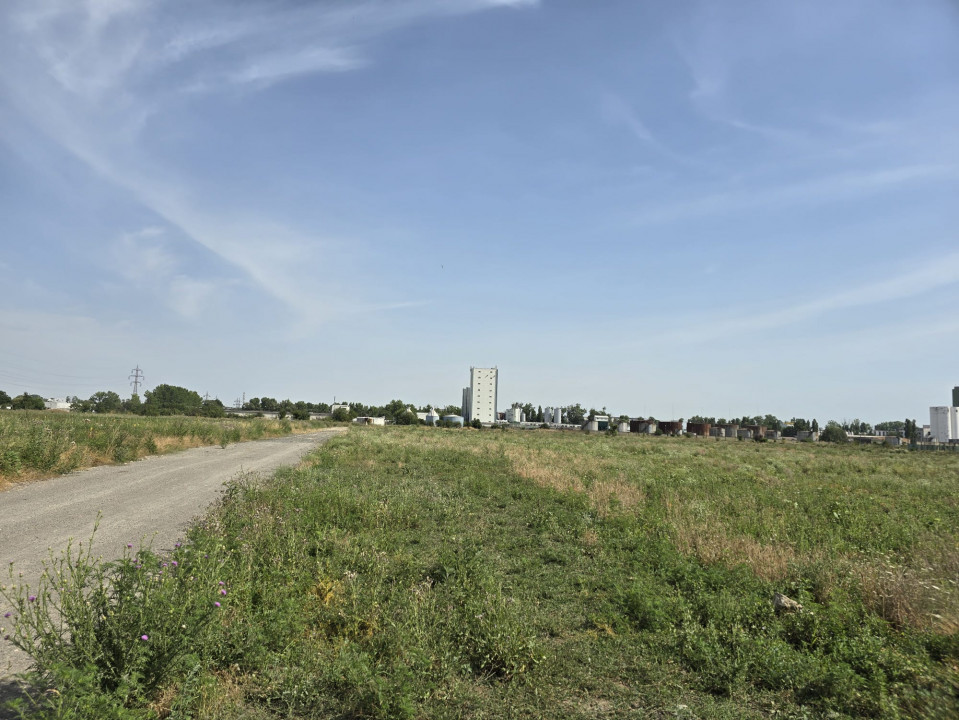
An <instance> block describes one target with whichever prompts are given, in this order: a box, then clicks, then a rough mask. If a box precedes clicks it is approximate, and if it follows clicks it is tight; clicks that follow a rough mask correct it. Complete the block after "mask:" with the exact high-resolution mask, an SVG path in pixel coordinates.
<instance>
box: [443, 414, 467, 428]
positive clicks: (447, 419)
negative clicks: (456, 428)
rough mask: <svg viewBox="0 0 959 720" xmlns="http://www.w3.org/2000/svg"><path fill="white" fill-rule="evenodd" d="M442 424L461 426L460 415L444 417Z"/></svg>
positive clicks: (461, 419)
mask: <svg viewBox="0 0 959 720" xmlns="http://www.w3.org/2000/svg"><path fill="white" fill-rule="evenodd" d="M443 422H450V423H453V424H454V425H460V426H462V425H463V416H462V415H444V416H443Z"/></svg>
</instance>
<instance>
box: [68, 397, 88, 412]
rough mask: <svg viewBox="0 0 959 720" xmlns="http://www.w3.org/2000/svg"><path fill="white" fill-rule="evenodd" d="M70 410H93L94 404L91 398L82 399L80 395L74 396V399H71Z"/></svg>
mask: <svg viewBox="0 0 959 720" xmlns="http://www.w3.org/2000/svg"><path fill="white" fill-rule="evenodd" d="M70 412H76V413H88V412H93V404H92V403H91V402H90V401H89V400H81V399H80V398H78V397H74V398H73V400H71V401H70Z"/></svg>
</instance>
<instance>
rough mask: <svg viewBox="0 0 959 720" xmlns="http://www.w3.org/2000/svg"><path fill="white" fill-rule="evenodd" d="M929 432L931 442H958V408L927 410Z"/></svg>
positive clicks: (932, 408)
mask: <svg viewBox="0 0 959 720" xmlns="http://www.w3.org/2000/svg"><path fill="white" fill-rule="evenodd" d="M929 432H930V435H931V439H932V441H933V442H940V443H947V442H957V441H959V407H946V406H940V407H931V408H929Z"/></svg>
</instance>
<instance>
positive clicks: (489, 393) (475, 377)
mask: <svg viewBox="0 0 959 720" xmlns="http://www.w3.org/2000/svg"><path fill="white" fill-rule="evenodd" d="M498 393H499V377H498V372H497V369H496V368H495V367H492V368H477V367H471V368H470V384H469V387H465V388H463V418H464V419H465V420H466V422H473V420H479V421H480V422H483V423H494V422H496V419H497V416H496V401H497V395H498Z"/></svg>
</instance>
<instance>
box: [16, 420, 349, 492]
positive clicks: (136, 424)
mask: <svg viewBox="0 0 959 720" xmlns="http://www.w3.org/2000/svg"><path fill="white" fill-rule="evenodd" d="M330 425H331V423H329V422H326V421H291V420H269V419H264V418H244V419H234V418H229V419H221V418H199V417H183V416H164V417H145V416H137V415H95V416H91V415H76V414H69V413H53V412H43V411H16V412H0V490H2V489H3V487H4V486H5V485H7V484H9V483H12V482H22V481H25V480H34V479H38V478H42V477H52V476H54V475H60V474H63V473H67V472H71V471H73V470H80V469H83V468H88V467H94V466H96V465H110V464H114V463H123V462H129V461H130V460H137V459H139V458H142V457H145V456H147V455H157V454H163V453H167V452H175V451H177V450H184V449H186V448H191V447H200V446H203V445H221V446H223V447H226V446H227V445H228V444H230V443H235V442H242V441H245V440H259V439H262V438H268V437H280V436H283V435H289V434H290V433H294V432H307V431H309V430H314V429H320V428H323V427H330Z"/></svg>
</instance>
